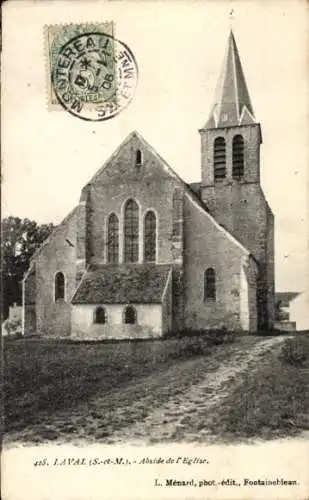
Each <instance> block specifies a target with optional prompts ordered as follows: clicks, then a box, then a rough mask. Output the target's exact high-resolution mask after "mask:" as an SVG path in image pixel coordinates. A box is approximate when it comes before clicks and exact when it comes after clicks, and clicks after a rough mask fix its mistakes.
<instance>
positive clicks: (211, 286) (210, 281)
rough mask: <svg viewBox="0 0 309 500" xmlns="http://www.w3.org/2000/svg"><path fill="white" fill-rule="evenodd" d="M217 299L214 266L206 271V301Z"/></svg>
mask: <svg viewBox="0 0 309 500" xmlns="http://www.w3.org/2000/svg"><path fill="white" fill-rule="evenodd" d="M205 300H216V272H215V270H214V269H213V268H212V267H209V268H208V269H206V271H205V273H204V301H205Z"/></svg>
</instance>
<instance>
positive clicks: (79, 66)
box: [45, 22, 138, 121]
mask: <svg viewBox="0 0 309 500" xmlns="http://www.w3.org/2000/svg"><path fill="white" fill-rule="evenodd" d="M45 45H46V50H47V58H48V105H49V109H65V110H66V111H68V112H69V113H71V114H72V115H74V116H77V117H79V118H82V119H84V120H90V121H99V120H107V119H109V118H112V117H114V116H116V115H117V114H118V113H120V112H121V111H122V110H123V109H124V108H126V106H127V105H128V104H129V103H130V102H131V100H132V98H133V95H134V92H135V89H136V85H137V81H138V68H137V63H136V60H135V57H134V55H133V53H132V51H131V50H130V49H129V47H128V46H127V45H126V44H125V43H123V42H121V41H120V40H117V39H116V38H115V29H114V23H113V22H106V23H93V24H91V23H89V24H66V25H48V26H45Z"/></svg>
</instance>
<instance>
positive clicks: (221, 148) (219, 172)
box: [214, 137, 226, 180]
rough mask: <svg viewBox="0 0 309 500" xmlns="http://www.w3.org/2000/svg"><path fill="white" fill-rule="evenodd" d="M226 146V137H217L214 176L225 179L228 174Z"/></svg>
mask: <svg viewBox="0 0 309 500" xmlns="http://www.w3.org/2000/svg"><path fill="white" fill-rule="evenodd" d="M225 150H226V148H225V139H224V138H223V137H217V138H216V139H215V142H214V177H215V180H216V179H224V178H225V176H226V151H225Z"/></svg>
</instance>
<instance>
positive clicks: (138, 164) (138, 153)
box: [135, 149, 143, 167]
mask: <svg viewBox="0 0 309 500" xmlns="http://www.w3.org/2000/svg"><path fill="white" fill-rule="evenodd" d="M142 163H143V155H142V152H141V150H140V149H137V151H136V156H135V166H136V167H141V165H142Z"/></svg>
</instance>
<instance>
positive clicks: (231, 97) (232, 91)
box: [206, 30, 256, 128]
mask: <svg viewBox="0 0 309 500" xmlns="http://www.w3.org/2000/svg"><path fill="white" fill-rule="evenodd" d="M250 123H256V120H255V117H254V111H253V107H252V104H251V100H250V97H249V92H248V88H247V84H246V80H245V76H244V72H243V69H242V66H241V62H240V58H239V53H238V49H237V45H236V42H235V38H234V35H233V32H232V30H231V31H230V34H229V38H228V46H227V51H226V55H225V59H224V64H223V68H222V72H221V75H220V78H219V81H218V85H217V89H216V94H215V103H214V106H213V108H212V111H211V114H210V117H209V120H208V122H207V123H206V128H215V127H230V126H235V125H236V126H237V125H245V124H250Z"/></svg>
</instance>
